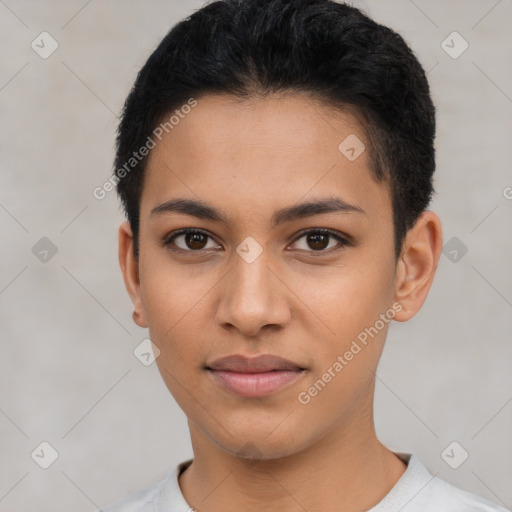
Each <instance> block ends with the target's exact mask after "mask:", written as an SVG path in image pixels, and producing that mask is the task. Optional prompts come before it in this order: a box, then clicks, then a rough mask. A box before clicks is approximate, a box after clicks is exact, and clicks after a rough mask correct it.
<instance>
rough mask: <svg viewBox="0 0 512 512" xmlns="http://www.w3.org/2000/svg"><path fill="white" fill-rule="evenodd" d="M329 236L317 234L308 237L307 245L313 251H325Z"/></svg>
mask: <svg viewBox="0 0 512 512" xmlns="http://www.w3.org/2000/svg"><path fill="white" fill-rule="evenodd" d="M328 239H329V235H324V234H321V233H318V234H316V235H308V244H309V246H310V247H311V248H312V249H314V250H320V249H325V248H326V247H327V246H328V245H329V243H328V242H329V240H328Z"/></svg>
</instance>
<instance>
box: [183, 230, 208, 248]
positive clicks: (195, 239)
mask: <svg viewBox="0 0 512 512" xmlns="http://www.w3.org/2000/svg"><path fill="white" fill-rule="evenodd" d="M202 238H203V239H204V238H205V236H204V235H203V234H202V233H188V234H187V235H186V242H187V245H188V246H189V247H190V248H191V249H202V248H203V246H204V240H202V242H203V244H201V239H202ZM196 244H199V246H197V245H196Z"/></svg>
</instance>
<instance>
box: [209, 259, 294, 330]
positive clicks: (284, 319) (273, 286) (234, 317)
mask: <svg viewBox="0 0 512 512" xmlns="http://www.w3.org/2000/svg"><path fill="white" fill-rule="evenodd" d="M270 267H271V266H270V265H269V261H268V258H267V257H266V252H265V250H264V251H263V253H262V254H260V256H259V257H258V258H257V259H256V260H255V261H253V262H252V263H248V262H247V261H245V260H244V259H243V258H242V257H240V256H239V255H238V254H237V255H236V256H235V261H234V264H233V267H232V269H231V271H230V272H229V273H228V275H227V276H226V277H225V279H224V280H223V283H224V285H223V286H222V287H221V288H220V293H221V296H220V299H219V306H218V308H217V312H216V321H217V324H218V325H220V326H221V327H223V328H225V329H226V328H227V329H237V330H238V331H239V332H240V333H242V334H243V335H245V336H246V337H257V336H258V335H261V331H263V330H264V328H267V329H270V326H272V327H273V328H275V329H278V328H279V327H281V328H282V327H284V326H285V325H286V324H287V323H288V322H289V321H290V318H291V312H290V306H289V303H288V301H287V299H286V296H287V293H286V286H285V285H284V284H283V283H282V282H281V280H280V279H278V277H277V276H276V272H275V271H274V270H273V269H271V268H270Z"/></svg>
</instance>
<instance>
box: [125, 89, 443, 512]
mask: <svg viewBox="0 0 512 512" xmlns="http://www.w3.org/2000/svg"><path fill="white" fill-rule="evenodd" d="M350 134H355V135H356V136H357V137H358V138H359V139H360V140H361V141H365V136H364V131H363V128H362V126H361V124H360V123H359V121H358V119H357V118H356V117H355V116H354V115H352V114H350V113H349V112H348V111H347V112H343V113H341V112H339V111H335V110H334V109H332V108H331V107H329V106H327V105H325V104H323V103H321V102H319V101H316V100H313V99H311V98H310V97H307V96H305V95H302V94H294V95H291V94H290V95H286V96H273V95H271V96H268V97H266V98H265V99H251V100H250V101H247V100H246V101H243V102H242V101H240V100H235V99H233V98H232V97H230V96H225V95H211V96H206V97H202V98H200V99H199V100H198V105H197V106H196V107H195V108H194V109H193V110H192V112H191V113H190V114H188V115H187V116H186V118H185V119H183V120H182V121H181V122H180V123H179V124H178V125H177V126H175V128H174V129H173V130H172V131H171V132H170V133H169V134H168V135H166V136H165V137H164V138H163V140H162V141H161V142H159V143H158V144H157V146H156V147H155V148H154V149H153V150H152V152H151V155H150V157H149V161H148V166H147V171H146V178H145V183H144V189H143V193H142V200H141V208H140V212H141V213H140V219H141V223H140V233H139V237H140V238H139V240H140V254H139V259H138V261H137V260H136V259H135V258H134V255H133V235H132V232H131V229H130V226H129V224H128V223H123V224H122V225H121V226H120V228H119V260H120V265H121V269H122V272H123V276H124V280H125V284H126V287H127V290H128V293H129V294H130V297H131V299H132V301H133V304H134V319H135V321H136V323H137V324H138V325H139V326H141V327H149V331H150V337H151V339H152V341H153V343H154V344H155V345H156V346H157V347H158V348H159V350H160V355H159V357H158V358H157V360H156V362H157V365H158V368H159V371H160V373H161V375H162V377H163V379H164V381H165V383H166V385H167V387H168V389H169V390H170V392H171V393H172V395H173V396H174V398H175V399H176V401H177V402H178V404H179V405H180V407H181V408H182V409H183V411H184V412H185V414H186V415H187V417H188V423H189V428H190V435H191V441H192V446H193V451H194V461H193V463H192V465H191V466H190V467H189V468H188V469H187V470H186V471H185V472H184V473H182V475H181V476H180V478H179V485H180V487H181V490H182V492H183V495H184V497H185V499H186V500H187V502H188V503H189V504H190V505H191V506H192V507H194V508H195V509H197V510H198V511H201V512H210V511H219V510H244V511H249V512H250V511H258V512H261V511H270V510H281V511H282V512H288V511H290V512H292V511H294V512H295V511H301V512H302V511H303V510H308V511H309V512H313V511H322V512H326V511H327V512H329V511H333V512H334V511H338V510H350V511H364V510H368V509H370V508H371V507H372V506H374V505H376V504H377V503H378V502H379V501H380V500H381V499H382V498H383V497H384V496H385V495H386V494H387V493H388V492H389V491H390V490H391V488H392V487H393V486H394V485H395V483H396V482H397V481H398V479H399V478H400V477H401V476H402V474H403V473H404V471H405V469H406V467H405V465H404V463H403V462H402V461H401V460H400V459H398V457H397V456H396V455H394V454H393V453H392V452H391V451H390V450H388V449H387V448H386V447H385V446H384V445H382V444H381V443H380V441H379V440H378V438H377V436H376V433H375V429H374V422H373V398H374V386H375V372H376V369H377V364H378V361H379V358H380V355H381V352H382V349H383V345H384V341H385V337H386V333H387V327H388V325H389V324H386V325H385V327H384V328H383V329H381V330H380V331H379V333H378V335H376V336H375V337H374V338H372V339H370V341H369V342H368V344H367V346H366V347H364V348H363V349H362V350H361V351H360V352H359V353H358V354H357V355H355V356H354V358H353V359H352V360H351V361H350V362H349V363H348V364H347V365H346V366H345V367H344V368H343V370H342V371H341V372H339V373H338V374H337V375H336V377H335V378H332V380H331V381H330V382H329V383H328V384H327V385H326V386H325V387H324V388H323V389H322V390H321V392H319V393H318V394H317V395H316V396H314V397H313V398H311V401H310V402H309V403H308V404H306V405H303V404H301V403H299V401H298V395H299V393H300V392H303V391H305V390H306V391H307V390H308V388H310V387H311V386H312V385H313V384H314V383H315V382H316V381H317V380H318V379H320V378H321V377H322V375H323V374H324V373H325V372H326V371H327V370H328V369H329V368H330V367H332V365H333V363H334V362H335V361H336V360H337V357H338V356H339V355H342V354H344V353H345V352H346V351H347V350H348V349H349V347H350V345H351V343H352V341H353V340H354V339H356V338H357V336H358V334H359V333H361V332H362V331H364V329H365V328H367V327H369V326H373V325H374V324H375V322H376V320H378V319H379V315H381V314H383V313H385V312H386V310H388V309H389V308H392V305H393V304H399V305H401V311H400V312H398V313H397V314H396V316H395V317H394V320H396V321H400V322H402V321H406V320H408V319H409V318H411V317H412V316H413V315H414V314H415V313H416V312H417V311H418V310H419V309H420V307H421V306H422V304H423V302H424V300H425V298H426V296H427V293H428V290H429V288H430V286H431V284H432V281H433V278H434V274H435V270H436V267H437V263H438V260H439V256H440V251H441V248H442V235H441V224H440V221H439V219H438V217H437V216H436V215H435V214H434V213H432V212H424V213H423V214H422V215H421V216H420V218H419V219H418V221H417V222H416V224H415V225H414V227H413V228H412V229H410V230H409V232H408V233H407V236H406V239H405V241H404V244H403V249H402V254H401V255H400V257H399V258H398V259H396V258H395V254H394V248H393V247H394V246H393V222H392V204H391V196H390V193H389V189H388V186H387V184H386V183H385V182H380V183H379V182H377V181H375V180H374V178H373V176H372V175H371V173H370V170H369V168H370V160H369V154H368V151H364V152H363V153H362V154H361V155H360V156H359V157H358V158H357V159H356V160H354V161H349V160H348V159H347V158H346V157H345V156H344V155H343V154H342V153H341V152H340V151H339V149H338V145H339V144H340V142H342V141H343V140H344V139H345V138H346V137H347V136H348V135H350ZM333 196H335V197H338V198H341V199H343V201H345V202H346V203H349V204H351V205H355V206H357V207H358V208H360V209H361V210H363V211H362V212H358V211H342V212H330V213H322V214H317V215H313V216H309V217H303V218H300V219H294V220H291V221H289V222H286V223H283V224H282V225H278V226H276V227H272V225H271V220H272V215H273V213H274V212H275V211H276V210H279V209H281V208H285V207H289V206H293V205H296V204H297V203H299V202H304V201H308V200H313V199H320V198H325V197H333ZM175 198H188V199H194V200H198V199H200V200H201V201H204V202H206V203H208V204H209V205H211V206H213V207H215V208H217V209H221V210H222V211H223V212H224V213H225V215H226V217H227V223H222V222H218V221H212V220H206V219H199V218H196V217H193V216H190V215H187V214H184V213H162V214H153V215H152V214H151V211H152V209H153V208H155V207H156V206H158V205H160V204H162V203H165V202H166V201H169V200H170V199H175ZM181 228H197V229H203V230H205V231H207V232H208V235H209V237H210V238H209V237H203V238H201V237H200V238H199V241H196V242H195V244H194V243H190V240H189V244H188V245H187V243H186V242H187V240H186V237H185V236H181V237H178V238H177V239H175V240H174V242H175V244H177V246H175V248H176V249H177V250H178V251H179V249H180V248H181V252H173V251H172V250H171V248H172V246H167V247H165V246H163V244H162V240H163V239H165V238H166V236H168V235H169V234H171V233H173V232H175V231H176V230H178V229H181ZM307 228H327V229H331V230H334V231H336V232H339V233H340V234H342V235H343V236H345V237H349V239H350V240H351V243H349V244H343V243H340V242H339V241H338V240H336V239H335V238H333V237H330V238H326V239H325V242H324V245H322V246H321V248H320V250H318V247H319V246H318V245H314V244H311V243H309V242H308V237H307V236H304V235H302V234H301V233H300V232H301V231H302V230H304V229H307ZM248 236H250V237H253V238H254V239H255V240H256V241H257V242H258V244H259V245H260V246H261V248H262V253H261V254H260V255H259V256H258V257H257V258H256V260H255V261H253V262H252V263H248V262H247V261H245V260H244V259H243V258H242V257H241V256H239V254H238V253H237V252H236V248H237V247H238V246H239V245H240V244H241V242H242V241H243V240H244V239H245V238H246V237H248ZM315 248H317V250H314V249H315ZM198 249H199V252H198ZM186 251H188V252H186ZM194 251H195V253H194V254H192V252H194ZM197 254H199V255H197ZM263 353H270V354H275V355H278V356H281V357H284V358H286V359H289V360H292V361H294V362H296V363H297V364H299V365H300V366H301V367H304V368H306V369H307V371H306V372H304V373H303V375H302V376H301V377H300V378H299V379H298V380H297V381H296V382H294V383H293V384H292V385H291V386H289V387H287V388H286V389H283V390H281V391H279V392H278V393H275V394H273V395H270V396H267V397H262V398H255V399H254V398H253V399H249V398H242V397H238V396H234V395H232V394H229V393H227V392H226V391H225V390H223V389H222V388H221V387H219V386H218V385H217V384H216V383H215V382H214V381H213V380H212V378H211V376H210V375H209V373H208V372H207V371H206V370H205V368H204V367H205V365H206V364H207V363H208V362H211V361H213V360H214V359H217V358H219V357H223V356H226V355H231V354H243V355H246V356H248V357H251V356H255V355H257V354H263Z"/></svg>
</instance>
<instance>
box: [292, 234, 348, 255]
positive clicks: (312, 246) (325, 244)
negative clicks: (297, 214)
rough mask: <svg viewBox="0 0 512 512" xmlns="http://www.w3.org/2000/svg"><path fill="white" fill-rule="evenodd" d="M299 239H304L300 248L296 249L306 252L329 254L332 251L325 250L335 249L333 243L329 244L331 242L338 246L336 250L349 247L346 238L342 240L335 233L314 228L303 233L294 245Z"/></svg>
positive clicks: (341, 237)
mask: <svg viewBox="0 0 512 512" xmlns="http://www.w3.org/2000/svg"><path fill="white" fill-rule="evenodd" d="M301 239H305V242H303V243H302V247H297V248H298V249H299V250H304V251H308V252H324V253H330V252H332V250H326V249H333V246H334V247H336V244H335V243H333V244H331V242H334V241H337V243H338V245H339V247H338V249H341V248H343V247H345V246H348V245H350V242H349V240H348V239H347V238H344V237H343V236H341V235H340V234H339V233H337V232H335V231H331V230H330V229H323V228H315V229H309V230H308V231H303V232H302V233H301V235H300V236H299V238H297V239H296V241H295V242H294V244H298V243H299V241H300V240H301ZM299 245H300V244H299ZM334 250H337V249H334Z"/></svg>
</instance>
